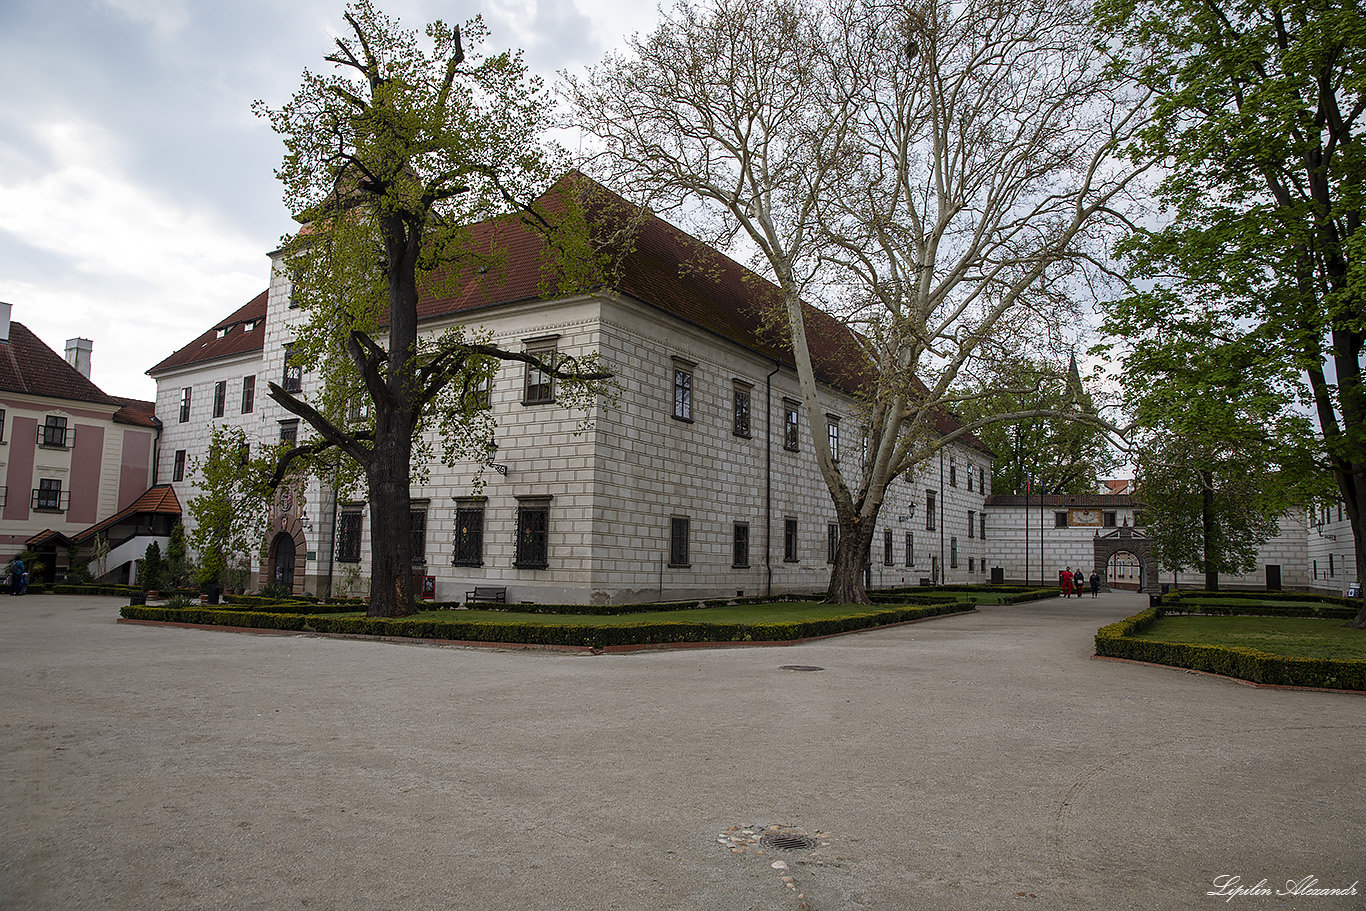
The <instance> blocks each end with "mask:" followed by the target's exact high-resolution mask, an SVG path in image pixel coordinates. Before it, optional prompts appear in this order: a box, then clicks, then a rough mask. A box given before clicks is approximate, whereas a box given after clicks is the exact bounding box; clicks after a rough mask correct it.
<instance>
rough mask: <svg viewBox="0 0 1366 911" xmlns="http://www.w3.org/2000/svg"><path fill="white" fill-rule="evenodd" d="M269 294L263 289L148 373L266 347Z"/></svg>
mask: <svg viewBox="0 0 1366 911" xmlns="http://www.w3.org/2000/svg"><path fill="white" fill-rule="evenodd" d="M267 294H268V292H267V291H262V292H261V293H260V294H258V295H256V296H255V297H253V298H252V299H251V300H250V301H249V302H248V303H246V304H245V305H243V306H241V307H239V308H237V309H236V310H234V311H233V312H232V313H230V314H229V315H228V316H226V317H224V318H223V319H221V320H219V321H218V322H217V323H215V324H214V326H213V328H212V329H210V330H209V331H207V332H205V333H204V334H203V335H201V336H199V338H197V339H195V340H194V341H192V342H190V343H189V344H188V345H186V346H185V347H184V348H181V349H180V350H179V351H176V352H175V353H174V354H172V355H171V356H170V357H168V358H165V359H164V360H162V361H161V362H160V363H158V364H157V365H156V366H155V367H153V368H152V369H150V370H148V371H147V373H148V375H149V376H156V375H157V374H158V373H161V372H163V371H166V370H172V369H174V368H176V367H188V366H190V365H192V364H200V363H203V362H205V361H214V360H218V359H219V358H223V357H232V356H233V355H237V354H247V353H250V352H252V351H260V350H262V348H263V347H265V339H266V332H265V325H266V296H267ZM252 324H254V327H253V328H252V329H251V331H247V328H246V327H247V326H248V325H252Z"/></svg>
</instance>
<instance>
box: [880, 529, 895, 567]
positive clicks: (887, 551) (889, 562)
mask: <svg viewBox="0 0 1366 911" xmlns="http://www.w3.org/2000/svg"><path fill="white" fill-rule="evenodd" d="M895 564H896V554H894V553H892V530H891V529H890V528H887V529H884V530H883V532H882V565H883V566H893V565H895Z"/></svg>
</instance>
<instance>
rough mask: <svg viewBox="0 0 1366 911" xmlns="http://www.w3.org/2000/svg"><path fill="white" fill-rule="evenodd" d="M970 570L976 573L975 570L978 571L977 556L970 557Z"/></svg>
mask: <svg viewBox="0 0 1366 911" xmlns="http://www.w3.org/2000/svg"><path fill="white" fill-rule="evenodd" d="M968 572H970V573H975V572H977V558H976V557H968Z"/></svg>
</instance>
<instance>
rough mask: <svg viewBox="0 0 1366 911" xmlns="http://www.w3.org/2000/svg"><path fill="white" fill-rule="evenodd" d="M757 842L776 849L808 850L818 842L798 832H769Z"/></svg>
mask: <svg viewBox="0 0 1366 911" xmlns="http://www.w3.org/2000/svg"><path fill="white" fill-rule="evenodd" d="M759 844H761V845H763V846H764V847H765V848H772V849H774V850H777V851H810V850H811V849H812V848H814V847H816V846H817V845H819V844H820V842H819V841H817V840H816V839H814V838H812V837H811V836H810V835H802V834H801V833H799V832H769V833H768V834H767V835H765V836H763V837H762V838H760V839H759Z"/></svg>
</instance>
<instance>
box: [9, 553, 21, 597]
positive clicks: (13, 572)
mask: <svg viewBox="0 0 1366 911" xmlns="http://www.w3.org/2000/svg"><path fill="white" fill-rule="evenodd" d="M9 593H10V594H11V595H22V594H23V593H24V561H23V560H20V559H19V558H18V557H15V558H14V562H12V563H10V565H9Z"/></svg>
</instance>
